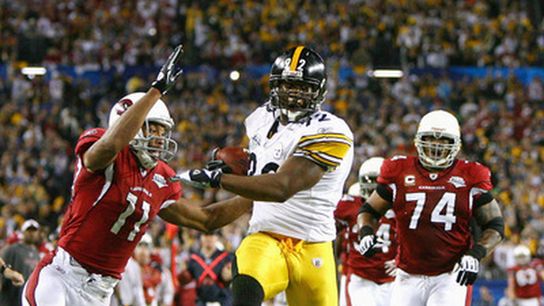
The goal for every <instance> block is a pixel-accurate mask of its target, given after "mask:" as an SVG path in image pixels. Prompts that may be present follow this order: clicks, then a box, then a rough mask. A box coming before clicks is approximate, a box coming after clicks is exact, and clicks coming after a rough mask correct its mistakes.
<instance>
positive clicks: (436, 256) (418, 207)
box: [378, 156, 493, 276]
mask: <svg viewBox="0 0 544 306" xmlns="http://www.w3.org/2000/svg"><path fill="white" fill-rule="evenodd" d="M378 183H379V184H384V185H387V187H388V188H389V189H390V190H391V193H392V196H393V211H394V212H395V216H396V221H397V237H398V241H399V248H398V252H397V258H396V262H397V266H398V267H399V268H400V269H402V270H404V271H406V272H408V273H411V274H420V275H429V276H432V275H438V274H441V273H444V272H449V271H451V270H452V269H453V268H454V266H455V263H456V262H457V261H458V260H459V259H460V258H461V256H462V255H463V254H464V253H465V252H466V251H467V250H468V249H469V248H470V247H471V245H472V237H471V232H470V225H469V221H470V219H471V217H472V214H473V210H474V209H475V207H474V206H475V204H474V203H477V199H478V198H479V197H480V196H481V195H482V194H484V193H487V192H489V191H490V190H491V189H492V187H493V186H492V184H491V173H490V171H489V169H488V168H486V167H485V166H483V165H481V164H479V163H477V162H469V161H465V160H456V161H455V162H454V163H453V165H452V166H450V167H449V168H447V169H444V170H442V171H439V172H431V171H428V170H427V169H425V168H423V166H421V164H420V163H419V161H418V158H417V157H415V156H408V157H407V156H395V157H393V158H391V159H387V160H385V161H384V163H383V165H382V168H381V171H380V176H379V177H378Z"/></svg>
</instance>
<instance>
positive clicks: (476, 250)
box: [466, 244, 487, 260]
mask: <svg viewBox="0 0 544 306" xmlns="http://www.w3.org/2000/svg"><path fill="white" fill-rule="evenodd" d="M466 255H470V256H472V257H474V258H476V259H478V260H481V259H482V258H484V257H485V255H487V250H486V249H485V247H484V246H483V245H481V244H475V245H474V246H473V247H472V249H470V250H468V251H467V252H466Z"/></svg>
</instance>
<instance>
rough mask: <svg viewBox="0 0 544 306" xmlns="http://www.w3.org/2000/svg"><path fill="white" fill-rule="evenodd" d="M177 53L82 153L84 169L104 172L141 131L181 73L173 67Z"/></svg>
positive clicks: (177, 57) (177, 50)
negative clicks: (142, 94)
mask: <svg viewBox="0 0 544 306" xmlns="http://www.w3.org/2000/svg"><path fill="white" fill-rule="evenodd" d="M181 54H182V47H181V45H180V46H178V47H177V48H176V49H175V50H174V52H173V53H172V54H171V55H170V57H169V58H168V60H167V61H166V63H165V64H164V66H163V67H162V68H161V71H160V73H159V75H158V77H157V79H156V80H155V82H153V84H152V87H151V88H150V89H149V90H148V91H147V93H146V94H145V95H144V96H143V97H142V98H141V99H140V101H139V102H138V103H135V104H134V105H133V106H131V107H129V108H128V109H127V111H126V112H125V113H124V114H123V116H121V117H120V118H119V120H117V121H116V122H115V123H114V124H113V126H111V127H109V128H108V129H107V131H106V133H105V134H104V136H103V137H101V138H100V139H99V140H98V141H97V142H96V143H94V144H93V145H92V146H91V147H90V148H89V149H88V150H87V151H86V152H85V153H84V155H83V163H84V164H85V167H86V168H87V169H88V170H90V171H97V170H101V169H105V168H106V167H107V166H108V165H110V164H111V163H112V162H113V160H114V159H115V157H116V156H117V153H119V152H120V151H121V150H122V149H123V148H124V147H126V146H127V145H128V144H129V142H130V141H131V140H132V139H133V138H134V136H136V134H137V133H138V131H139V130H140V129H141V128H142V126H143V124H144V120H145V118H146V115H147V113H148V112H149V110H150V109H151V108H152V107H153V105H154V104H155V103H156V102H157V101H158V100H159V98H160V97H161V95H163V94H165V93H166V91H168V89H169V88H170V87H171V86H172V85H173V84H174V82H175V80H176V79H177V78H178V77H179V75H180V73H181V71H177V70H176V64H177V63H178V61H179V60H180V58H181Z"/></svg>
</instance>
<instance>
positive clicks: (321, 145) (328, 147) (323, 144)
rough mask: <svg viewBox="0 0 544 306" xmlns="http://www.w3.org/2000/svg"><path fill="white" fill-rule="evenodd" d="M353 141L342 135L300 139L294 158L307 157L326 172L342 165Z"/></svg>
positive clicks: (320, 135)
mask: <svg viewBox="0 0 544 306" xmlns="http://www.w3.org/2000/svg"><path fill="white" fill-rule="evenodd" d="M352 145H353V141H352V140H351V138H349V137H348V136H346V135H344V134H342V133H323V134H314V135H307V136H303V137H301V138H300V140H299V142H298V144H297V148H296V150H295V153H294V154H293V155H294V156H300V157H305V158H307V159H309V160H311V161H313V162H314V163H316V164H317V165H319V166H320V167H321V168H323V169H324V170H326V171H333V170H334V169H336V167H338V166H339V165H340V163H341V162H342V160H343V159H344V157H345V156H346V155H347V153H348V151H349V149H350V148H351V147H352Z"/></svg>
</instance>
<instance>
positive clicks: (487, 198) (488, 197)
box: [474, 192, 493, 207]
mask: <svg viewBox="0 0 544 306" xmlns="http://www.w3.org/2000/svg"><path fill="white" fill-rule="evenodd" d="M491 201H493V195H492V194H491V193H490V192H486V193H484V194H482V195H480V196H479V197H478V198H477V199H476V201H474V206H475V207H480V206H483V205H485V204H487V203H489V202H491Z"/></svg>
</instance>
